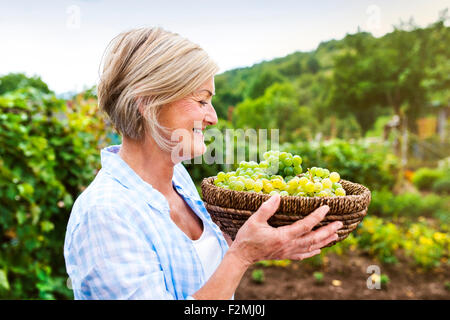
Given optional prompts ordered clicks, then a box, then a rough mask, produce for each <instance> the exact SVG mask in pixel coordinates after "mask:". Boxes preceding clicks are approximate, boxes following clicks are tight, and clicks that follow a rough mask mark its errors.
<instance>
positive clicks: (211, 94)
mask: <svg viewBox="0 0 450 320" xmlns="http://www.w3.org/2000/svg"><path fill="white" fill-rule="evenodd" d="M202 91H207V92H208V93H209V96H214V95H215V94H216V93H214V94H213V93H212V92H211V91H209V90H208V89H203V90H200V91H199V92H202Z"/></svg>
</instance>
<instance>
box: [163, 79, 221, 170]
mask: <svg viewBox="0 0 450 320" xmlns="http://www.w3.org/2000/svg"><path fill="white" fill-rule="evenodd" d="M214 94H215V88H214V77H211V78H210V79H208V80H207V81H205V82H204V83H203V84H202V85H201V86H200V88H198V89H197V90H196V91H195V92H193V93H192V94H191V95H189V96H187V97H185V98H183V99H181V100H178V101H175V102H173V103H171V104H170V105H169V106H167V107H166V108H163V109H162V111H161V113H160V117H159V121H160V123H161V124H162V125H163V126H166V127H168V128H170V129H171V130H172V131H173V133H172V137H171V138H172V141H178V142H179V143H178V145H177V146H176V147H175V148H174V150H173V152H172V161H173V162H174V163H177V162H179V161H183V160H187V159H192V158H194V157H197V156H200V155H202V154H203V153H205V151H206V145H205V141H204V137H203V130H205V128H206V126H209V125H214V124H216V123H217V114H216V111H215V110H214V107H213V105H212V103H211V99H212V96H213V95H214Z"/></svg>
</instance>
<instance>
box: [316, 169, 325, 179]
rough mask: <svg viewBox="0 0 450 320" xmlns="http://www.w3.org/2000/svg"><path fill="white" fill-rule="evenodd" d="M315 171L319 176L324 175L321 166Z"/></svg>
mask: <svg viewBox="0 0 450 320" xmlns="http://www.w3.org/2000/svg"><path fill="white" fill-rule="evenodd" d="M315 173H316V176H317V177H319V178H322V177H323V176H324V175H325V171H324V170H323V169H322V168H317V169H316V171H315Z"/></svg>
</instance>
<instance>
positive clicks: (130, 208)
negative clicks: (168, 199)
mask: <svg viewBox="0 0 450 320" xmlns="http://www.w3.org/2000/svg"><path fill="white" fill-rule="evenodd" d="M144 209H145V211H146V213H148V210H152V208H151V207H149V206H147V204H146V202H145V201H144V200H143V199H142V197H140V196H139V193H137V192H136V191H133V190H130V189H128V188H127V187H126V186H124V185H122V184H121V183H120V182H119V181H118V180H116V179H114V178H113V177H112V176H111V175H109V174H108V173H106V172H105V171H102V170H100V172H99V173H98V174H97V176H96V177H95V179H94V180H93V181H92V183H91V184H90V185H89V186H88V187H87V188H86V189H85V190H84V191H83V192H82V193H81V194H80V196H79V197H78V198H77V199H76V201H75V203H74V205H73V207H72V211H71V213H70V217H69V221H68V224H67V230H66V238H67V240H70V238H71V237H72V236H73V234H74V233H76V231H77V229H78V228H79V226H80V225H86V224H88V223H89V224H101V223H103V224H105V225H106V224H107V222H108V221H110V222H111V226H112V221H114V222H115V223H116V225H117V223H120V224H123V225H127V226H128V228H130V229H133V228H134V226H136V229H137V226H138V224H139V223H140V222H142V221H141V220H142V217H143V214H142V211H144ZM69 242H70V241H69Z"/></svg>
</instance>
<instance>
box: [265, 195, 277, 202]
mask: <svg viewBox="0 0 450 320" xmlns="http://www.w3.org/2000/svg"><path fill="white" fill-rule="evenodd" d="M279 198H280V196H279V195H278V194H274V195H273V196H271V197H270V198H269V200H267V202H269V203H275V202H276V201H277V200H278V199H279Z"/></svg>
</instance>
